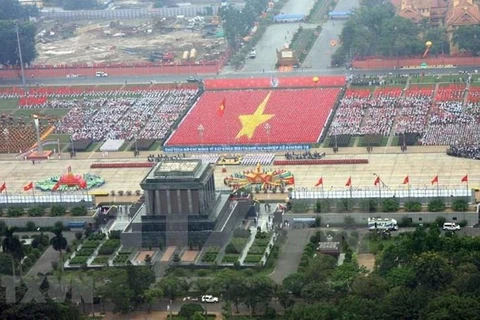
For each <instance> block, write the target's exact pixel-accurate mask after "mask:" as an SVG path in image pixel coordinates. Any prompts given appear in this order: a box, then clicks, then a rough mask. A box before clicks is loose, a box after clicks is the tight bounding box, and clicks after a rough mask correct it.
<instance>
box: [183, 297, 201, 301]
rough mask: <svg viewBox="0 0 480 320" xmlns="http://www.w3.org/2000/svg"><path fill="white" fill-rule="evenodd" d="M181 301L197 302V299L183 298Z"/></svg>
mask: <svg viewBox="0 0 480 320" xmlns="http://www.w3.org/2000/svg"><path fill="white" fill-rule="evenodd" d="M183 301H198V298H197V297H185V298H183Z"/></svg>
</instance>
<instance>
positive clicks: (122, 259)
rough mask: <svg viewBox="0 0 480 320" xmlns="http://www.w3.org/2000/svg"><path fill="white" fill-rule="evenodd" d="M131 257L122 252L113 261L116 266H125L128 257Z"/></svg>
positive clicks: (127, 253)
mask: <svg viewBox="0 0 480 320" xmlns="http://www.w3.org/2000/svg"><path fill="white" fill-rule="evenodd" d="M129 256H130V253H129V252H122V251H120V252H119V253H118V255H117V256H116V257H115V259H113V263H114V264H125V263H127V261H128V257H129Z"/></svg>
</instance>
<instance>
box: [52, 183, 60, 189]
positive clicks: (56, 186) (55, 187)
mask: <svg viewBox="0 0 480 320" xmlns="http://www.w3.org/2000/svg"><path fill="white" fill-rule="evenodd" d="M59 187H60V183H58V182H57V183H55V185H54V186H53V188H52V191H57V190H58V188H59Z"/></svg>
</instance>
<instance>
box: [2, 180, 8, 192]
mask: <svg viewBox="0 0 480 320" xmlns="http://www.w3.org/2000/svg"><path fill="white" fill-rule="evenodd" d="M4 190H7V184H6V183H5V182H4V183H3V184H2V185H1V186H0V193H2V192H3V191H4Z"/></svg>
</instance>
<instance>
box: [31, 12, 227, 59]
mask: <svg viewBox="0 0 480 320" xmlns="http://www.w3.org/2000/svg"><path fill="white" fill-rule="evenodd" d="M184 23H185V22H184ZM184 23H183V24H180V23H176V22H171V23H170V24H169V25H168V26H167V27H169V28H173V29H174V30H175V31H173V32H169V33H165V32H164V33H162V32H161V31H160V29H161V27H162V25H164V24H166V22H165V23H162V22H158V21H146V20H144V21H142V20H131V21H121V22H118V21H102V22H98V21H95V22H78V23H54V22H52V21H50V22H46V23H44V24H43V25H42V26H41V27H39V30H40V33H42V32H43V33H44V36H43V37H38V39H39V42H38V43H37V51H38V58H37V59H36V60H35V61H34V63H35V64H73V63H89V64H91V63H114V62H128V63H133V62H148V61H149V60H148V58H149V57H150V53H151V52H153V51H155V52H163V53H165V52H172V53H173V54H174V55H175V61H180V60H181V58H182V54H183V52H184V51H187V50H188V51H190V50H191V49H192V48H194V49H196V50H197V60H199V59H203V58H205V59H206V60H214V59H215V58H216V57H217V56H219V55H220V54H221V53H222V52H223V51H224V48H225V44H224V43H225V42H224V40H223V39H215V38H202V34H201V32H199V31H189V30H186V29H185V28H184ZM187 23H188V22H187ZM149 30H151V33H147V32H148V31H149Z"/></svg>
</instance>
